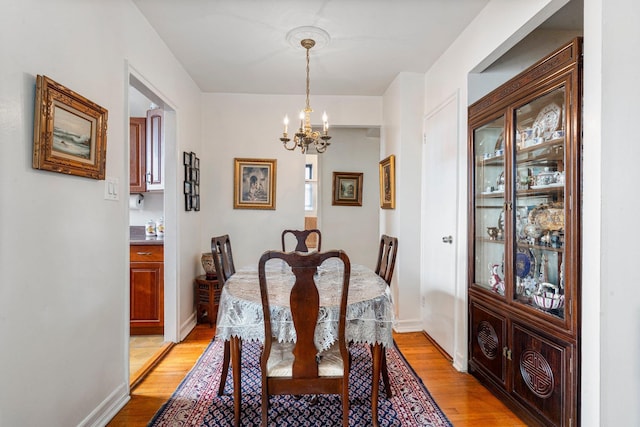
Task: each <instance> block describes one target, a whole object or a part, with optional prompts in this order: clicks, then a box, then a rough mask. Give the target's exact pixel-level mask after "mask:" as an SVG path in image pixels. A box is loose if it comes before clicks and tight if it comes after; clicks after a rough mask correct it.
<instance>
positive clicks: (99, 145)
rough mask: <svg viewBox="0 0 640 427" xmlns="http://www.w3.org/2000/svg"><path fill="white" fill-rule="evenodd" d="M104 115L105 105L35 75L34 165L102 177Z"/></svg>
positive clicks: (45, 168) (97, 177) (103, 172)
mask: <svg viewBox="0 0 640 427" xmlns="http://www.w3.org/2000/svg"><path fill="white" fill-rule="evenodd" d="M107 116H108V112H107V110H106V109H105V108H102V107H101V106H99V105H98V104H95V103H93V102H91V101H89V100H88V99H87V98H85V97H83V96H82V95H80V94H78V93H76V92H74V91H72V90H71V89H68V88H66V87H64V86H63V85H61V84H59V83H56V82H55V81H53V80H51V79H50V78H49V77H46V76H37V78H36V103H35V118H34V129H33V168H34V169H42V170H48V171H52V172H59V173H65V174H69V175H77V176H83V177H86V178H93V179H104V175H105V167H106V154H107Z"/></svg>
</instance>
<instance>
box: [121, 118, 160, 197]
mask: <svg viewBox="0 0 640 427" xmlns="http://www.w3.org/2000/svg"><path fill="white" fill-rule="evenodd" d="M163 126H164V111H163V110H162V109H154V110H149V111H147V116H146V117H131V118H130V119H129V150H130V153H129V180H130V186H129V192H130V193H144V192H147V191H163V190H164V135H163Z"/></svg>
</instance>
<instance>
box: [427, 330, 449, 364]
mask: <svg viewBox="0 0 640 427" xmlns="http://www.w3.org/2000/svg"><path fill="white" fill-rule="evenodd" d="M422 333H423V334H424V336H425V337H426V338H427V339H428V340H429V341H430V342H431V344H433V346H434V347H435V348H436V350H438V352H439V353H440V354H441V355H442V357H444V358H445V359H447V360H448V361H449V363H453V357H451V355H450V354H449V353H447V352H446V351H445V349H444V348H442V347H441V346H440V344H438V342H437V341H436V340H434V339H433V338H432V337H431V335H429V334H428V333H427V331H422Z"/></svg>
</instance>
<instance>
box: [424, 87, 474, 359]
mask: <svg viewBox="0 0 640 427" xmlns="http://www.w3.org/2000/svg"><path fill="white" fill-rule="evenodd" d="M423 144H424V145H423V150H422V170H423V185H422V220H421V222H422V224H421V226H422V263H421V264H422V274H421V278H422V283H421V295H422V301H421V302H422V309H423V312H422V313H423V325H424V330H425V331H426V332H427V333H428V334H429V336H431V338H433V339H434V340H435V341H436V342H437V343H438V345H439V346H440V347H441V348H442V349H443V350H444V351H446V352H447V353H448V354H449V355H450V356H453V354H454V342H455V341H454V336H455V322H454V319H455V300H456V295H455V278H456V257H455V254H456V246H457V244H458V241H459V239H460V236H456V235H455V231H456V215H457V205H456V203H457V186H456V179H457V156H458V96H457V94H456V95H454V96H453V97H451V98H449V99H448V100H447V101H445V102H444V103H443V104H442V105H441V106H440V107H439V108H437V109H436V110H435V111H433V112H432V113H431V114H429V115H428V116H427V117H426V118H425V120H424V141H423ZM462 238H463V239H464V237H462Z"/></svg>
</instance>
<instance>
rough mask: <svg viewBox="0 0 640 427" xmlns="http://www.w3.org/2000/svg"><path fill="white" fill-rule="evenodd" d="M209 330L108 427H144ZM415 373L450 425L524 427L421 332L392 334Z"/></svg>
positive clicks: (160, 368)
mask: <svg viewBox="0 0 640 427" xmlns="http://www.w3.org/2000/svg"><path fill="white" fill-rule="evenodd" d="M214 333H215V329H212V328H209V325H208V324H202V325H198V326H197V327H196V328H195V329H194V330H193V331H192V332H191V334H189V336H188V337H187V338H186V339H185V340H184V341H183V342H181V343H180V344H177V345H175V346H173V348H172V349H171V350H170V351H169V353H168V354H167V356H166V357H165V358H164V359H163V360H162V361H161V362H160V363H159V364H158V365H157V366H156V367H155V368H154V369H153V370H152V371H151V372H150V373H149V374H148V376H147V377H146V378H144V379H143V380H142V382H140V383H139V385H138V386H137V387H136V388H135V389H133V391H132V392H131V400H130V401H129V403H127V405H126V406H125V407H124V408H123V409H122V410H121V411H120V412H119V413H118V414H117V415H116V416H115V417H114V419H113V420H112V421H111V422H110V423H109V424H108V426H109V427H119V426H124V427H144V426H146V425H147V423H148V422H149V420H151V418H152V417H153V415H154V414H155V413H156V411H157V410H158V409H160V406H161V405H162V404H163V403H164V402H165V401H166V400H167V399H169V397H171V394H172V393H173V392H174V390H175V389H176V388H177V387H178V385H179V384H180V382H181V381H182V379H183V378H184V376H185V375H186V374H187V373H188V372H189V371H190V370H191V368H192V367H193V365H194V363H195V362H196V361H197V360H198V358H199V357H200V355H201V354H202V352H203V351H204V349H205V348H206V347H207V345H208V344H209V342H211V339H212V338H213V336H214ZM394 338H395V340H396V343H397V344H398V348H400V350H401V351H402V353H403V354H404V356H405V357H406V359H407V360H408V361H409V363H410V364H411V366H412V367H413V369H414V370H415V371H416V373H417V374H418V375H419V376H420V378H422V381H423V382H424V384H425V385H426V386H427V389H429V392H431V395H432V396H433V397H434V399H435V400H436V402H437V403H438V405H439V406H440V408H441V409H442V410H443V411H444V413H445V414H446V415H447V417H448V418H449V420H450V421H451V422H452V423H453V425H454V426H456V427H464V426H470V427H485V426H491V427H503V426H504V427H506V426H510V427H520V426H526V424H524V423H523V422H522V421H521V420H520V419H519V418H518V417H516V416H515V415H514V414H513V413H512V412H511V411H510V410H509V409H508V408H507V407H506V406H504V405H503V404H502V403H501V402H500V401H499V400H497V399H496V398H495V397H494V396H493V395H492V394H491V393H489V391H487V390H486V389H485V388H484V387H483V386H481V385H480V384H479V383H478V381H477V380H476V379H475V378H473V377H472V376H471V375H468V374H465V373H461V372H458V371H456V370H455V369H454V368H453V366H452V365H451V363H450V362H449V361H448V360H446V359H445V358H444V357H443V356H442V355H441V354H440V352H439V351H438V350H437V348H436V347H435V346H434V345H433V344H431V342H430V341H429V340H428V339H427V338H426V337H425V336H424V334H422V333H419V332H415V333H406V334H394Z"/></svg>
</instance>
